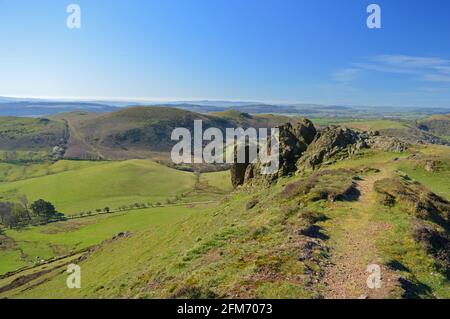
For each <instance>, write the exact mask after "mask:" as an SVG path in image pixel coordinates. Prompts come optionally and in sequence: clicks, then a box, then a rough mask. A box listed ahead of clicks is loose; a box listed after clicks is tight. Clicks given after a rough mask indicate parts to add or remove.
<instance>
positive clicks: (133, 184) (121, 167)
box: [0, 160, 195, 215]
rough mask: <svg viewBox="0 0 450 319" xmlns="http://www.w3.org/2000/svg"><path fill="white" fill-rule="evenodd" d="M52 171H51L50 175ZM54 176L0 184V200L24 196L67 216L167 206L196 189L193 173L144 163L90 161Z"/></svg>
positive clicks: (132, 161)
mask: <svg viewBox="0 0 450 319" xmlns="http://www.w3.org/2000/svg"><path fill="white" fill-rule="evenodd" d="M51 169H52V168H50V169H49V171H50V172H51ZM54 169H55V173H54V174H49V173H47V175H44V176H40V177H34V178H28V179H23V180H18V181H14V182H9V183H0V198H1V199H3V200H7V199H14V198H16V197H17V196H19V195H21V194H23V195H26V196H27V197H28V198H29V199H30V200H37V199H40V198H43V199H46V200H49V201H51V202H52V203H54V205H55V207H56V209H57V210H59V211H60V212H63V213H64V214H65V215H73V214H79V213H81V212H88V211H92V212H95V210H96V209H103V208H104V207H106V206H108V207H110V208H111V209H118V208H119V207H120V206H122V205H127V206H128V205H133V204H135V203H139V204H141V203H145V204H147V203H157V202H160V203H165V202H166V201H167V200H168V199H173V198H174V197H176V196H180V195H181V194H182V193H184V192H188V191H190V190H192V189H193V188H194V184H195V177H194V175H193V174H192V173H188V172H182V171H178V170H174V169H171V168H168V167H166V166H163V165H159V164H156V163H154V162H150V161H145V160H129V161H123V162H87V163H85V165H75V166H74V167H70V166H69V167H68V168H67V171H59V170H57V169H56V168H54Z"/></svg>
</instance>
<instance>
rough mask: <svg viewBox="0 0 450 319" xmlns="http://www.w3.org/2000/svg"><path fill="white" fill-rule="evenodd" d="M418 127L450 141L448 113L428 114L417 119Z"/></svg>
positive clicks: (449, 115)
mask: <svg viewBox="0 0 450 319" xmlns="http://www.w3.org/2000/svg"><path fill="white" fill-rule="evenodd" d="M418 127H419V129H421V130H424V131H427V132H430V133H433V134H434V135H437V136H439V137H441V138H444V139H446V140H448V141H449V142H450V114H443V115H433V116H430V117H428V118H426V119H423V120H421V121H419V122H418Z"/></svg>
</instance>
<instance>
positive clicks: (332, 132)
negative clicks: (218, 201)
mask: <svg viewBox="0 0 450 319" xmlns="http://www.w3.org/2000/svg"><path fill="white" fill-rule="evenodd" d="M365 148H373V149H377V150H380V151H387V152H403V151H405V150H406V149H407V148H408V145H407V143H405V142H403V141H401V140H399V139H398V138H395V137H386V136H380V135H379V133H378V132H358V131H355V130H352V129H349V128H345V127H339V126H329V127H326V128H324V129H323V130H321V131H320V132H317V130H316V128H315V127H314V125H313V123H312V122H311V121H309V120H307V119H304V120H302V121H300V122H299V123H297V124H295V125H292V124H290V123H287V124H284V125H281V126H280V127H279V149H280V157H279V164H280V165H279V170H278V171H277V172H276V173H275V174H271V175H261V174H260V172H261V168H262V164H261V163H258V162H257V163H254V164H249V163H244V164H233V165H232V168H231V179H232V183H233V186H234V187H237V186H239V185H242V184H244V183H246V182H249V181H255V180H258V181H260V180H263V181H265V182H272V181H274V180H277V179H278V177H280V176H286V175H289V174H292V173H294V172H303V171H307V170H315V169H317V168H318V167H319V166H321V165H324V164H325V165H326V164H330V163H332V162H335V161H337V160H343V159H346V158H349V157H350V156H352V155H354V154H356V153H358V152H359V151H360V150H361V149H365Z"/></svg>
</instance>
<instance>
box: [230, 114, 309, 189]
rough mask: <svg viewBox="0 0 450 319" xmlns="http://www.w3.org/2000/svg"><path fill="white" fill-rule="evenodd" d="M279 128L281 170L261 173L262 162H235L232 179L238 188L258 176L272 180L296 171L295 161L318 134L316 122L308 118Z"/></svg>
mask: <svg viewBox="0 0 450 319" xmlns="http://www.w3.org/2000/svg"><path fill="white" fill-rule="evenodd" d="M278 128H279V152H280V157H279V165H280V166H279V170H278V172H277V173H275V174H271V175H261V168H262V165H263V164H261V163H259V162H257V163H254V164H249V163H235V164H233V165H232V168H231V181H232V184H233V186H234V187H235V188H236V187H237V186H239V185H242V184H244V182H248V181H250V180H253V179H255V178H256V177H260V178H262V179H263V180H264V181H267V182H270V181H273V180H276V179H277V178H278V177H279V176H284V175H287V174H290V173H294V172H295V171H296V166H295V163H296V162H297V160H298V159H299V158H300V157H301V156H302V154H303V153H304V152H305V151H306V150H307V148H308V145H309V144H310V143H311V142H312V141H313V140H314V137H315V136H316V134H317V131H316V128H315V127H314V124H313V123H312V122H311V121H310V120H307V119H303V120H300V121H299V122H298V123H296V124H294V125H292V124H291V123H286V124H283V125H281V126H279V127H278Z"/></svg>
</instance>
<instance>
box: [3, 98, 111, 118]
mask: <svg viewBox="0 0 450 319" xmlns="http://www.w3.org/2000/svg"><path fill="white" fill-rule="evenodd" d="M115 110H117V108H116V107H114V106H110V105H106V104H99V103H83V102H42V101H9V100H7V99H0V116H27V117H38V116H44V115H51V114H57V113H61V112H73V111H89V112H112V111H115Z"/></svg>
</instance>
